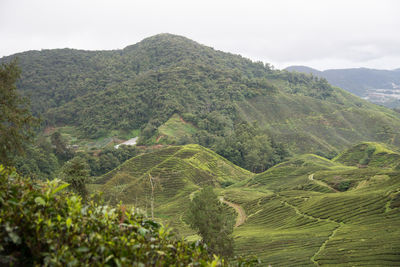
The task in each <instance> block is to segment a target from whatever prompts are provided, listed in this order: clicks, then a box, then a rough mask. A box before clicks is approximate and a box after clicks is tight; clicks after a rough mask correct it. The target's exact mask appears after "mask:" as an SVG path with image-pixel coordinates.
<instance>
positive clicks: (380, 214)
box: [225, 143, 400, 266]
mask: <svg viewBox="0 0 400 267" xmlns="http://www.w3.org/2000/svg"><path fill="white" fill-rule="evenodd" d="M370 145H375V146H376V147H377V150H378V149H379V150H378V151H379V152H378V153H376V154H375V156H374V157H375V158H374V162H384V160H386V158H387V155H386V154H385V153H382V151H389V150H387V149H382V146H378V144H372V143H370ZM351 150H353V152H351ZM344 154H345V155H347V156H348V157H350V158H358V159H360V156H361V157H362V155H359V154H358V153H357V152H355V151H354V148H352V149H349V150H347V151H345V152H343V153H342V154H341V155H344ZM392 154H393V153H392ZM338 158H339V159H340V158H342V157H341V156H339V157H338ZM233 187H234V190H233V188H232V189H227V190H226V191H225V198H226V199H228V200H230V201H232V202H235V203H239V204H240V205H242V207H243V208H244V209H245V212H246V214H247V220H246V223H245V224H243V225H242V226H240V227H238V228H236V231H235V236H236V239H235V242H236V250H237V251H238V252H240V251H246V252H247V253H250V254H255V255H258V256H259V257H260V258H261V259H262V260H263V263H264V264H271V265H272V266H274V265H275V266H312V265H328V266H329V265H332V266H336V265H344V266H367V265H371V266H395V265H398V264H399V263H400V254H399V251H400V241H399V239H398V238H397V237H398V236H399V234H400V231H399V226H400V212H399V211H400V210H399V198H400V173H399V171H395V170H394V169H392V168H389V167H387V168H382V167H379V166H376V165H375V166H367V167H366V168H361V169H360V168H358V167H351V166H345V165H342V164H341V163H339V162H338V161H337V160H336V161H330V160H327V159H324V158H321V157H319V156H315V155H310V154H308V155H302V156H298V157H295V158H293V159H291V160H289V161H288V162H284V163H281V164H279V165H277V166H275V167H273V168H271V169H269V170H267V171H266V172H264V173H262V174H258V175H256V176H254V177H253V178H250V179H249V180H248V181H247V183H246V184H245V187H243V186H238V187H237V188H235V185H233ZM248 190H258V191H259V194H260V193H261V192H265V194H264V196H260V195H258V196H257V197H254V198H248V197H246V196H244V195H243V194H240V193H236V192H235V191H241V192H246V191H248ZM253 195H255V194H253Z"/></svg>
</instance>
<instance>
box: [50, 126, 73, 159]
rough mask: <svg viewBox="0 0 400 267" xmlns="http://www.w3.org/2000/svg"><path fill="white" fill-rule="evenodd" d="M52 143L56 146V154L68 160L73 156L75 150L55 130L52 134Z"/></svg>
mask: <svg viewBox="0 0 400 267" xmlns="http://www.w3.org/2000/svg"><path fill="white" fill-rule="evenodd" d="M50 140H51V144H52V145H53V146H54V153H55V154H56V156H57V157H58V158H59V159H60V160H62V161H67V160H69V159H71V158H72V157H73V152H72V150H71V149H69V148H68V146H67V144H66V142H65V140H64V139H63V138H62V135H61V134H60V133H59V132H54V133H53V134H52V135H51V138H50Z"/></svg>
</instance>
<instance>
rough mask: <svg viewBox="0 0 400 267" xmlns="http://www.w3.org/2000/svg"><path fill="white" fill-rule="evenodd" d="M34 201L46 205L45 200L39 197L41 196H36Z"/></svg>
mask: <svg viewBox="0 0 400 267" xmlns="http://www.w3.org/2000/svg"><path fill="white" fill-rule="evenodd" d="M35 203H36V204H38V205H42V206H45V205H46V201H44V199H43V198H41V197H36V198H35Z"/></svg>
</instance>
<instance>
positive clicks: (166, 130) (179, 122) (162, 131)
mask: <svg viewBox="0 0 400 267" xmlns="http://www.w3.org/2000/svg"><path fill="white" fill-rule="evenodd" d="M197 132H198V129H197V128H196V127H195V126H193V124H191V123H188V122H186V121H184V120H183V118H182V117H180V116H179V115H178V114H174V115H172V117H171V118H169V120H168V121H166V122H165V123H163V124H162V125H161V126H160V127H159V128H158V131H157V133H156V135H155V136H154V138H155V139H156V140H155V141H154V140H151V141H152V142H154V143H157V144H160V143H167V144H171V143H172V144H177V143H183V142H189V143H190V141H192V140H193V135H194V134H195V133H197Z"/></svg>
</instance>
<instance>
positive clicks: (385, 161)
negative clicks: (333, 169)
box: [333, 142, 400, 168]
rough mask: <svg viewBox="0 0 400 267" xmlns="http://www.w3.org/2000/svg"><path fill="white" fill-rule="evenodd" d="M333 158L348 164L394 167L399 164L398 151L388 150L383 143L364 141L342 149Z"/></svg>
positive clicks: (399, 155)
mask: <svg viewBox="0 0 400 267" xmlns="http://www.w3.org/2000/svg"><path fill="white" fill-rule="evenodd" d="M333 160H334V161H335V162H340V163H343V164H345V165H349V166H357V165H366V166H371V167H381V168H390V167H391V168H394V167H396V166H399V164H400V153H397V152H394V151H392V150H390V149H389V148H387V147H386V146H385V145H383V144H378V143H372V142H365V143H361V144H358V145H356V146H353V147H352V148H350V149H348V150H346V151H344V152H343V153H341V154H339V155H338V156H337V157H336V158H334V159H333Z"/></svg>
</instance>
